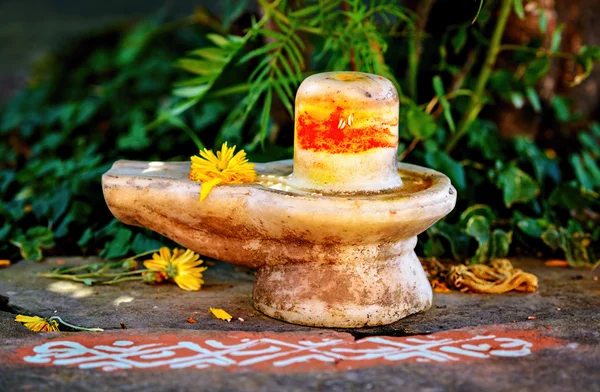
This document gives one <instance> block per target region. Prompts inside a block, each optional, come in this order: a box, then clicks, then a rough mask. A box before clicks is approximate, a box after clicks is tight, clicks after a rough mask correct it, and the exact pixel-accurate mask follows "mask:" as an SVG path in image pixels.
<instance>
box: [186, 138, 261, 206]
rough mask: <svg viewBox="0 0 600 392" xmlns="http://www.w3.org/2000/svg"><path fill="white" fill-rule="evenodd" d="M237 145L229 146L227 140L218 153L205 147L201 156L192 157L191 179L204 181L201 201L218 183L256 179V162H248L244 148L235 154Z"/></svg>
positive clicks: (239, 182)
mask: <svg viewBox="0 0 600 392" xmlns="http://www.w3.org/2000/svg"><path fill="white" fill-rule="evenodd" d="M235 147H236V146H233V147H227V142H225V143H223V146H222V147H221V151H217V155H215V153H214V152H212V150H207V149H206V148H205V149H204V151H200V156H193V157H191V159H192V165H191V167H190V180H192V181H196V182H201V183H202V187H201V188H200V201H202V200H204V199H205V198H206V196H208V194H209V193H210V191H211V190H212V188H214V187H215V186H216V185H219V184H247V183H250V182H254V181H255V180H256V170H254V164H253V163H248V159H246V152H245V151H244V150H240V151H238V153H237V154H235V155H234V154H233V153H234V151H235Z"/></svg>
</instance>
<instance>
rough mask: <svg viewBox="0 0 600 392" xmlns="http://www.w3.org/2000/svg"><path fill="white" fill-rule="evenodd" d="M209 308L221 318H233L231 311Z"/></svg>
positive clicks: (229, 319) (214, 314) (228, 319)
mask: <svg viewBox="0 0 600 392" xmlns="http://www.w3.org/2000/svg"><path fill="white" fill-rule="evenodd" d="M208 310H210V312H211V313H212V314H213V316H215V317H216V318H218V319H219V320H227V321H231V319H232V318H233V317H232V316H231V315H230V314H229V313H227V312H226V311H224V310H223V309H215V308H210V309H208Z"/></svg>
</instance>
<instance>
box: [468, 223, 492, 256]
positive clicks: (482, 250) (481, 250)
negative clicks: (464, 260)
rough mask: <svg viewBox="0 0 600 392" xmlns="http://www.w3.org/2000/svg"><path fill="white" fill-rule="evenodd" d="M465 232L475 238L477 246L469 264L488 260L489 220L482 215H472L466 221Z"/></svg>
mask: <svg viewBox="0 0 600 392" xmlns="http://www.w3.org/2000/svg"><path fill="white" fill-rule="evenodd" d="M465 232H466V233H467V234H468V235H470V236H471V237H473V238H475V240H477V243H478V244H479V246H478V247H477V251H476V252H475V255H473V257H471V258H470V259H469V264H480V263H483V262H485V261H487V260H488V255H489V253H490V222H489V220H488V219H487V218H486V217H484V216H474V217H472V218H471V219H469V222H467V227H466V229H465Z"/></svg>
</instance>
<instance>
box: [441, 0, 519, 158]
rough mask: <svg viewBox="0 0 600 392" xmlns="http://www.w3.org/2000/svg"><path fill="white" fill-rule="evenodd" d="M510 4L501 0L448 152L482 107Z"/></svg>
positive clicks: (509, 1)
mask: <svg viewBox="0 0 600 392" xmlns="http://www.w3.org/2000/svg"><path fill="white" fill-rule="evenodd" d="M512 4H513V0H502V5H501V8H500V15H499V16H498V22H496V27H495V28H494V33H493V34H492V39H491V40H490V47H489V48H488V51H487V55H486V57H485V63H484V64H483V67H482V68H481V71H480V73H479V77H478V78H477V82H476V84H475V89H474V90H473V91H474V96H473V97H472V98H471V100H470V101H469V106H468V107H467V110H466V111H465V115H464V117H463V118H462V120H461V122H460V124H459V125H458V130H457V132H456V133H455V134H454V135H453V136H452V138H450V140H449V142H448V146H447V147H446V152H448V153H450V152H451V151H452V149H454V147H455V146H456V143H458V141H459V140H460V139H462V137H463V136H465V134H466V133H467V131H468V129H469V127H470V126H471V124H472V123H473V121H475V119H476V118H477V116H478V115H479V112H480V111H481V109H482V108H483V93H484V89H485V86H486V84H487V81H488V79H489V78H490V75H491V74H492V71H493V69H494V65H495V64H496V58H497V57H498V53H499V52H500V42H501V41H502V35H503V34H504V28H505V27H506V21H507V20H508V16H509V15H510V11H511V8H512Z"/></svg>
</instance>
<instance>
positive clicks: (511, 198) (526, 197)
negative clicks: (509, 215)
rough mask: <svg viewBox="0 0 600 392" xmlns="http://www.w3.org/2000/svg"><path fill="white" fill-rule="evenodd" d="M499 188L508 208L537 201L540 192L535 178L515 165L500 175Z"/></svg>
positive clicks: (508, 167)
mask: <svg viewBox="0 0 600 392" xmlns="http://www.w3.org/2000/svg"><path fill="white" fill-rule="evenodd" d="M497 186H498V187H499V188H500V189H502V192H503V195H504V204H505V205H506V207H508V208H510V207H511V206H512V205H513V204H515V203H527V202H529V201H531V200H533V199H535V198H536V197H537V195H538V193H539V191H540V189H539V187H538V185H537V183H536V182H535V180H534V179H533V178H531V177H530V176H529V175H528V174H527V173H525V172H524V171H522V170H521V169H519V168H518V167H516V166H513V165H510V166H507V168H505V169H503V170H502V171H501V172H500V173H499V174H498V179H497Z"/></svg>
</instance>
